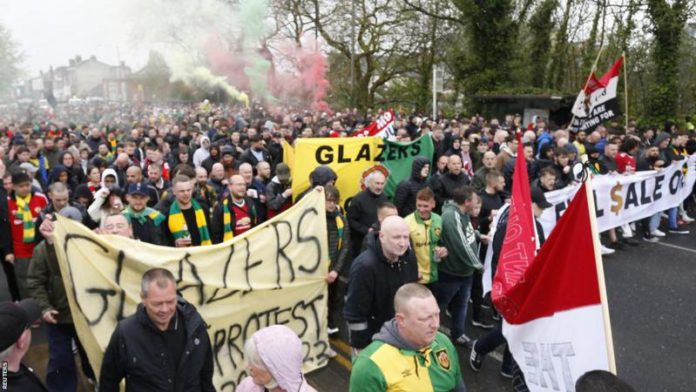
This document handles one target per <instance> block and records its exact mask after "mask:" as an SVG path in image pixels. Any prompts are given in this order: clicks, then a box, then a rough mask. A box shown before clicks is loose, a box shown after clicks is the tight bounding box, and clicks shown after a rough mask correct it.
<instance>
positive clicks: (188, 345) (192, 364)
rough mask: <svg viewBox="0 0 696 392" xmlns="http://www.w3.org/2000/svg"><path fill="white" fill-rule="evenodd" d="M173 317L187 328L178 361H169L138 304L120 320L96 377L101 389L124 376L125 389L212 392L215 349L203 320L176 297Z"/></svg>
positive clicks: (109, 389)
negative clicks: (176, 362) (133, 312)
mask: <svg viewBox="0 0 696 392" xmlns="http://www.w3.org/2000/svg"><path fill="white" fill-rule="evenodd" d="M176 308H177V310H176V312H177V315H176V316H175V317H178V318H177V319H176V321H173V323H174V324H172V326H170V329H173V328H181V327H184V328H185V342H184V346H183V352H182V353H181V359H180V361H179V363H178V364H174V363H172V362H171V361H172V359H171V356H170V355H169V347H167V345H166V344H165V343H166V340H165V339H164V338H163V334H162V332H161V331H159V330H158V329H157V327H155V325H154V324H153V323H152V321H150V318H149V317H148V315H147V313H146V311H145V307H144V306H143V305H142V304H140V305H138V309H137V311H136V312H135V314H133V315H131V316H130V317H127V318H125V319H123V320H121V321H119V323H118V325H117V326H116V329H115V330H114V333H113V334H112V335H111V340H110V341H109V345H108V346H107V347H106V352H105V353H104V360H103V362H102V367H101V375H100V377H99V390H100V391H101V392H116V391H118V390H119V383H120V382H121V380H122V379H123V378H124V377H125V378H126V392H139V391H143V392H150V391H175V392H198V391H200V392H213V391H215V387H214V386H213V351H212V349H211V345H210V338H209V337H208V330H207V328H206V324H205V321H203V318H202V317H201V315H200V314H199V313H198V311H197V310H196V308H195V307H194V306H193V305H191V304H189V303H188V302H186V301H184V300H183V299H182V298H179V299H178V302H177V306H176Z"/></svg>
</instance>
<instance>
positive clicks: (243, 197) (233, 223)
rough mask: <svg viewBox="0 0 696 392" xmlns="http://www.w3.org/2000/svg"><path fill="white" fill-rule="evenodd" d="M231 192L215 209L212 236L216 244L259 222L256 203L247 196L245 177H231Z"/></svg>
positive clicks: (245, 230) (229, 185) (241, 232)
mask: <svg viewBox="0 0 696 392" xmlns="http://www.w3.org/2000/svg"><path fill="white" fill-rule="evenodd" d="M228 189H229V194H228V195H227V196H225V198H224V199H222V200H221V201H220V202H219V203H218V204H217V206H215V209H214V210H213V218H212V221H211V223H212V226H211V236H212V237H211V238H212V241H213V243H214V244H219V243H220V242H223V241H228V240H231V239H232V238H233V237H235V236H238V235H241V234H243V233H245V232H247V231H249V230H251V229H252V228H253V227H254V226H256V225H257V224H258V222H259V217H258V212H257V210H256V203H254V200H253V199H251V198H250V197H249V196H247V184H246V181H244V177H242V176H241V175H239V174H237V175H234V176H232V177H230V179H229V184H228Z"/></svg>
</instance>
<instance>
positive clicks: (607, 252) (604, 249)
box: [599, 244, 616, 256]
mask: <svg viewBox="0 0 696 392" xmlns="http://www.w3.org/2000/svg"><path fill="white" fill-rule="evenodd" d="M599 249H600V251H601V253H602V256H608V255H612V254H614V252H616V251H615V250H614V249H609V248H607V247H606V246H604V245H601V244H600V245H599Z"/></svg>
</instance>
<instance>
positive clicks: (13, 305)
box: [0, 299, 48, 392]
mask: <svg viewBox="0 0 696 392" xmlns="http://www.w3.org/2000/svg"><path fill="white" fill-rule="evenodd" d="M39 320H41V306H40V305H39V304H38V302H36V300H34V299H24V300H22V301H19V302H4V303H2V304H0V330H2V334H0V363H2V364H3V368H2V371H3V378H2V382H3V385H2V388H3V389H5V390H8V391H22V392H45V391H48V389H46V387H45V386H44V385H43V383H41V380H39V378H38V377H37V376H36V375H35V374H34V371H33V370H32V369H31V368H29V367H27V366H26V365H25V364H24V363H22V359H23V358H24V356H25V355H26V354H27V351H29V347H31V326H32V325H33V324H34V323H35V322H38V321H39Z"/></svg>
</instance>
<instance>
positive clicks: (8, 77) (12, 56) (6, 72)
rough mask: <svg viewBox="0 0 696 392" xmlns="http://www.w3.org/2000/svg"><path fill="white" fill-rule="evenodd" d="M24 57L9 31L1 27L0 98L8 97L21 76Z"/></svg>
mask: <svg viewBox="0 0 696 392" xmlns="http://www.w3.org/2000/svg"><path fill="white" fill-rule="evenodd" d="M21 63H22V55H21V53H20V52H19V50H18V48H17V44H16V43H15V42H14V40H13V39H12V35H11V34H10V32H9V30H7V29H5V27H3V26H2V25H0V98H1V97H4V96H8V95H9V94H10V92H11V91H12V84H13V83H14V82H15V81H17V79H18V78H19V77H20V76H21V69H20V66H21Z"/></svg>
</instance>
